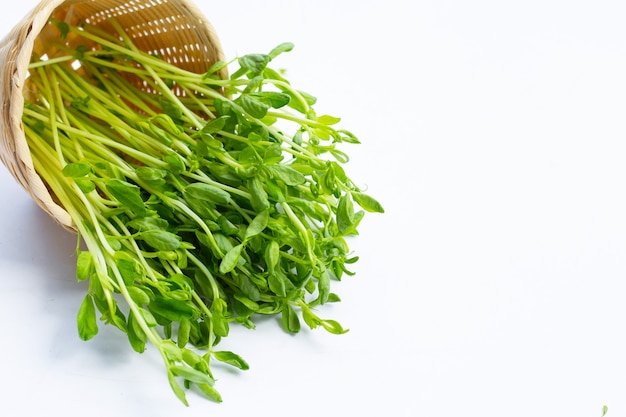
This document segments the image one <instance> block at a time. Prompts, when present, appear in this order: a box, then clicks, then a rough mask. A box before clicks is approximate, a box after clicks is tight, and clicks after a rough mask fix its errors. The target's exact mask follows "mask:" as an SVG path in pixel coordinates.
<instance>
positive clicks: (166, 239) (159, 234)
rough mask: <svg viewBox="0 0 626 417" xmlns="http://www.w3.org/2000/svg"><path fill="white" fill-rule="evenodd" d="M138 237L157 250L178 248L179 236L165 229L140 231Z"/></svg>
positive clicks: (179, 244) (180, 240) (180, 241)
mask: <svg viewBox="0 0 626 417" xmlns="http://www.w3.org/2000/svg"><path fill="white" fill-rule="evenodd" d="M139 236H140V238H141V239H143V240H144V241H145V242H146V243H147V244H148V245H150V246H151V247H152V248H154V249H156V250H158V251H173V250H176V249H178V248H180V246H181V243H182V239H181V237H180V236H178V235H176V234H174V233H171V232H167V231H165V230H159V229H152V230H146V231H145V232H141V233H140V235H139Z"/></svg>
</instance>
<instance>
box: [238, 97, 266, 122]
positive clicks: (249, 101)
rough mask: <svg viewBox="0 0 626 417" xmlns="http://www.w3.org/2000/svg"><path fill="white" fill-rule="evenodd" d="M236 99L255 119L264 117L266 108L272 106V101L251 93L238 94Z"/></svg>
mask: <svg viewBox="0 0 626 417" xmlns="http://www.w3.org/2000/svg"><path fill="white" fill-rule="evenodd" d="M237 101H239V104H241V107H242V108H243V110H244V111H245V112H246V113H248V114H249V115H250V116H252V117H255V118H257V119H262V118H263V117H265V115H266V114H267V112H268V110H269V109H270V108H271V107H272V103H271V102H270V101H269V100H267V99H264V98H263V97H261V96H253V95H251V94H244V95H242V96H240V97H239V98H238V99H237Z"/></svg>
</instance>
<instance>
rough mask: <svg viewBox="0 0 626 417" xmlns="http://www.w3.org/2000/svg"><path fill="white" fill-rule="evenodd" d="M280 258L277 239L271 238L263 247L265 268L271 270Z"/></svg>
mask: <svg viewBox="0 0 626 417" xmlns="http://www.w3.org/2000/svg"><path fill="white" fill-rule="evenodd" d="M279 260H280V245H279V244H278V242H277V241H275V240H272V241H270V243H269V244H268V245H267V246H266V247H265V265H266V266H267V269H269V270H270V271H273V270H274V268H276V265H278V261H279Z"/></svg>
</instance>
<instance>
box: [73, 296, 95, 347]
mask: <svg viewBox="0 0 626 417" xmlns="http://www.w3.org/2000/svg"><path fill="white" fill-rule="evenodd" d="M76 323H77V325H78V335H79V336H80V338H81V339H82V340H89V339H91V338H92V337H94V336H95V335H96V334H98V323H97V321H96V308H95V306H94V303H93V298H92V296H91V295H89V294H87V295H86V296H85V298H84V299H83V302H82V303H81V305H80V308H79V310H78V315H77V317H76Z"/></svg>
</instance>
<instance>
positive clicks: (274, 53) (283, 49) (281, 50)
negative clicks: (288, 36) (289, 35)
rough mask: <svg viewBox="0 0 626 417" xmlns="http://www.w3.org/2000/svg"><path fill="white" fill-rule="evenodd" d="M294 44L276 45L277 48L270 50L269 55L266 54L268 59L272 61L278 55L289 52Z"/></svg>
mask: <svg viewBox="0 0 626 417" xmlns="http://www.w3.org/2000/svg"><path fill="white" fill-rule="evenodd" d="M293 47H294V44H293V43H291V42H284V43H281V44H280V45H278V46H277V47H275V48H274V49H272V50H271V51H270V53H269V54H268V55H269V57H270V59H274V58H276V57H277V56H278V55H280V54H282V53H285V52H290V51H291V50H293Z"/></svg>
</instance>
